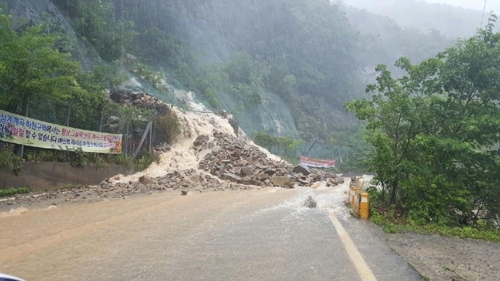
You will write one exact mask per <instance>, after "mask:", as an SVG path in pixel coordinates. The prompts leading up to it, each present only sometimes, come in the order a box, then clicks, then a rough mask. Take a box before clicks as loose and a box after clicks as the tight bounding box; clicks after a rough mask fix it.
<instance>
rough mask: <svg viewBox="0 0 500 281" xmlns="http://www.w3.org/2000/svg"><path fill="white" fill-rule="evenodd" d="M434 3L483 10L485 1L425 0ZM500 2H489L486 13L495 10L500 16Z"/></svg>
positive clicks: (496, 0) (489, 0)
mask: <svg viewBox="0 0 500 281" xmlns="http://www.w3.org/2000/svg"><path fill="white" fill-rule="evenodd" d="M424 1H427V2H432V3H445V4H449V5H453V6H460V7H463V8H469V9H476V10H480V11H482V10H483V7H484V0H424ZM499 9H500V0H487V4H486V12H490V11H491V10H494V11H495V12H496V14H499V12H498V10H499Z"/></svg>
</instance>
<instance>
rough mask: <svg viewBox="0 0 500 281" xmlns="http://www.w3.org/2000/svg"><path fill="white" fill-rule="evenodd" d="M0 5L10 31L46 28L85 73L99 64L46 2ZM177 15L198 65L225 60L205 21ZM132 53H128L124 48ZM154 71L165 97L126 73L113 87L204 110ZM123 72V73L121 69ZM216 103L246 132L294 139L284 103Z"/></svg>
mask: <svg viewBox="0 0 500 281" xmlns="http://www.w3.org/2000/svg"><path fill="white" fill-rule="evenodd" d="M0 5H2V6H3V7H6V10H7V11H8V13H9V14H11V15H12V23H13V25H14V27H16V28H20V27H22V26H24V25H33V24H48V25H49V26H50V29H51V30H53V31H54V32H60V33H62V34H63V35H64V37H65V40H64V46H61V47H60V49H61V51H65V52H70V53H71V54H72V56H73V57H74V58H75V59H77V60H80V61H81V62H82V65H83V67H84V68H85V69H87V70H89V69H91V68H92V66H93V65H94V64H95V63H96V62H102V60H101V58H100V57H99V55H98V53H97V52H96V50H95V49H94V48H93V46H92V45H91V44H90V43H89V42H88V41H86V40H85V39H83V38H81V37H79V36H78V34H77V32H76V31H75V29H74V28H73V26H72V25H71V20H70V19H68V18H66V17H65V15H64V13H62V12H61V11H60V10H59V9H58V8H57V7H56V6H55V5H54V3H53V2H52V1H50V0H0ZM178 7H179V11H177V12H178V15H177V16H176V19H177V20H178V22H176V23H175V24H176V25H179V26H182V30H183V32H182V34H181V36H182V38H183V39H184V40H185V41H186V42H189V46H190V48H191V49H192V50H191V52H192V53H194V54H196V56H197V61H198V64H199V66H200V67H203V66H204V65H212V64H216V63H223V62H227V61H228V60H229V58H230V56H231V53H232V52H233V50H232V48H231V47H230V45H229V44H228V43H227V42H226V41H225V40H224V37H223V36H221V33H220V32H219V31H218V30H216V29H214V26H211V25H210V24H209V23H208V22H206V21H204V20H203V19H200V18H197V17H196V14H192V13H189V12H188V11H186V10H185V9H183V8H182V7H183V6H182V5H180V6H178ZM127 52H128V53H131V54H132V55H133V51H130V50H128V51H127ZM152 63H153V64H155V65H154V67H155V68H156V69H158V70H159V71H163V72H164V75H165V77H166V78H167V79H166V81H165V82H166V84H167V88H168V89H169V90H170V95H164V94H162V93H160V92H158V91H157V90H155V89H154V87H152V86H151V85H150V84H149V83H148V82H147V81H145V80H143V79H140V78H139V77H137V76H136V75H134V74H132V73H127V75H128V76H129V79H128V81H127V82H125V83H124V84H122V85H121V86H119V87H118V88H121V89H127V90H133V91H137V92H146V93H149V94H151V95H153V96H155V97H157V98H159V99H161V100H163V101H165V102H169V103H174V104H176V105H180V106H184V105H186V104H190V105H191V106H192V107H194V108H191V109H192V110H208V106H206V105H207V104H206V102H205V101H204V99H202V98H201V97H200V95H199V94H195V93H193V92H190V91H189V89H187V88H185V87H184V86H183V85H182V84H181V83H180V82H179V81H177V80H175V79H174V78H172V77H173V75H171V74H172V73H173V72H175V71H176V70H175V69H169V68H168V67H165V66H164V65H158V64H156V63H155V62H152ZM123 70H124V71H125V72H126V70H125V69H123ZM217 95H218V98H219V99H220V100H221V108H220V110H222V109H224V110H227V111H229V112H234V113H235V114H236V115H237V118H238V120H239V123H240V126H241V127H242V129H243V130H244V131H246V132H247V133H248V134H252V133H253V132H255V131H267V132H270V133H273V134H277V135H290V136H292V137H294V138H299V135H298V133H297V130H296V127H295V123H294V120H293V117H292V115H291V113H290V111H289V109H288V107H287V104H286V103H285V102H284V101H283V100H282V99H281V98H280V97H279V96H277V95H275V94H273V93H270V92H263V93H262V95H263V102H262V104H261V105H260V106H258V107H251V108H247V109H245V110H244V111H238V112H236V111H235V108H236V107H237V106H238V102H237V99H235V98H234V97H233V96H231V95H230V94H227V93H217Z"/></svg>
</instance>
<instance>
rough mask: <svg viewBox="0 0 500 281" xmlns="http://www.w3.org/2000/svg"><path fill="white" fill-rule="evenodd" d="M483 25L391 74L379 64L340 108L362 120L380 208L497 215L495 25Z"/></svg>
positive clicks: (457, 219) (423, 218) (406, 213)
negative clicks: (362, 92)
mask: <svg viewBox="0 0 500 281" xmlns="http://www.w3.org/2000/svg"><path fill="white" fill-rule="evenodd" d="M495 19H496V17H492V18H491V19H490V20H489V23H488V25H487V27H486V28H485V29H482V30H480V31H479V32H478V33H477V34H476V35H475V36H473V37H471V38H469V39H467V40H460V41H459V42H458V43H457V45H455V46H453V47H450V48H448V49H446V50H445V51H444V52H441V53H440V54H439V55H438V56H436V57H435V58H431V59H429V60H426V61H424V62H422V63H420V64H417V65H414V64H412V63H411V62H410V60H409V59H407V58H401V59H400V60H399V61H398V62H397V65H398V66H399V67H400V68H401V69H403V70H404V71H405V72H406V75H405V76H404V77H402V78H397V79H395V78H393V77H392V76H391V73H390V72H389V71H388V70H387V67H386V66H384V65H380V66H378V68H377V70H378V72H379V76H378V78H377V84H374V85H370V86H369V87H368V89H367V90H368V91H369V92H371V93H373V94H374V95H373V99H372V100H357V101H353V102H350V103H348V104H347V108H348V109H349V110H350V111H351V112H353V113H355V114H356V116H357V117H358V118H359V119H360V120H363V121H364V122H365V123H366V140H367V141H368V142H369V144H370V145H371V146H372V148H373V150H372V152H371V154H370V155H369V158H368V161H367V164H368V166H369V167H370V168H371V169H372V170H373V171H374V172H376V173H377V176H376V180H377V182H378V183H379V184H380V185H381V186H382V190H381V191H380V192H377V195H375V197H374V198H378V200H379V202H380V203H382V205H381V210H385V212H386V211H388V210H393V211H392V212H391V214H392V215H393V216H396V217H402V218H405V220H407V221H408V222H410V223H415V224H426V223H430V222H433V223H437V224H440V225H465V224H472V225H474V224H476V223H478V221H479V220H485V221H488V222H495V221H496V223H498V222H499V215H500V208H499V206H500V205H499V204H498V202H500V189H499V187H500V185H499V184H498V183H499V182H498V181H499V179H498V173H499V172H500V157H499V153H498V149H495V148H493V147H494V146H495V145H496V144H497V143H498V142H499V141H500V126H499V125H500V109H499V108H498V103H499V101H500V95H499V93H500V92H499V89H500V88H499V87H500V85H499V81H500V67H499V66H500V61H499V59H500V33H494V32H493V28H494V22H495Z"/></svg>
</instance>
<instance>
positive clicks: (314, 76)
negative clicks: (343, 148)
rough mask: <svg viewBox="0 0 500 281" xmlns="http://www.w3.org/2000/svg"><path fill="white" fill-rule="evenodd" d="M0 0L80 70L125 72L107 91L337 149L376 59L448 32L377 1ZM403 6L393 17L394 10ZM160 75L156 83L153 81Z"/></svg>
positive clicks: (416, 54) (390, 60) (434, 47)
mask: <svg viewBox="0 0 500 281" xmlns="http://www.w3.org/2000/svg"><path fill="white" fill-rule="evenodd" d="M345 2H346V3H347V4H356V3H355V2H357V3H358V6H359V5H361V4H360V3H363V2H360V1H345ZM377 2H379V1H377ZM397 2H398V3H399V2H404V3H405V4H408V5H417V4H418V5H417V6H415V7H414V9H413V12H414V11H418V10H419V9H421V10H422V13H427V12H428V14H429V15H431V11H432V13H434V14H432V16H430V17H429V19H432V20H434V21H435V22H436V23H439V22H444V23H450V24H457V25H459V26H463V28H462V27H461V28H459V29H462V31H460V32H462V33H463V34H466V33H468V32H471V33H472V32H473V30H475V28H476V27H477V26H476V24H473V23H472V22H473V20H472V18H473V17H475V16H477V15H476V14H475V12H472V11H466V10H460V9H455V8H452V7H449V6H443V5H438V6H435V5H421V4H419V3H417V2H414V1H397ZM367 3H371V1H367ZM0 4H4V5H5V6H6V7H7V11H8V12H9V13H10V14H12V15H13V23H14V26H15V27H16V28H18V29H22V28H25V27H26V26H27V25H36V24H45V25H47V27H46V30H49V31H50V32H51V33H54V34H55V33H61V34H63V35H64V36H62V40H61V41H59V42H58V48H59V50H60V51H62V52H68V53H70V54H71V55H72V57H73V58H74V59H76V60H79V61H81V62H82V63H83V65H84V67H85V68H87V69H91V68H92V67H93V66H94V67H95V66H96V65H99V64H102V63H105V64H109V65H111V66H113V65H115V66H118V67H119V68H120V69H121V71H125V72H126V76H127V77H128V81H125V82H124V83H121V84H116V83H114V82H107V84H106V87H107V88H126V89H132V90H136V91H146V92H150V93H152V94H154V95H155V96H157V97H158V98H160V99H163V100H165V101H167V102H177V99H178V98H179V96H178V92H177V91H175V92H173V91H172V88H173V87H175V88H176V89H182V90H184V91H185V92H188V91H192V92H194V93H195V94H196V99H197V100H198V101H200V102H203V103H204V104H205V105H206V106H207V107H208V108H210V109H212V110H216V111H220V110H227V111H229V112H231V113H233V114H234V115H235V116H236V118H237V119H238V121H239V123H240V126H241V127H242V128H243V130H245V131H246V132H247V133H248V134H249V135H251V136H252V135H253V134H254V133H256V132H266V133H268V134H271V135H279V136H291V137H292V138H295V139H303V140H310V141H312V140H315V139H319V140H322V141H324V142H326V143H330V144H337V145H348V144H349V142H350V138H351V137H352V135H353V133H354V132H356V131H357V130H358V129H357V128H358V127H357V122H356V121H355V120H354V118H352V116H349V115H348V114H347V113H346V111H345V109H344V103H345V102H347V101H351V100H353V99H356V98H360V97H365V96H366V93H365V87H366V85H367V83H372V82H374V78H375V77H374V76H373V75H374V68H375V66H376V65H377V64H379V63H384V64H387V65H389V66H392V65H394V62H395V60H396V59H398V58H399V57H400V56H407V57H409V58H410V59H411V60H412V61H415V62H418V61H422V60H424V59H426V58H429V57H432V56H434V55H435V54H437V52H439V51H441V50H443V49H444V48H445V47H447V46H449V45H450V44H452V43H453V42H454V40H451V39H449V38H450V37H453V36H454V34H455V33H453V32H455V31H453V30H447V29H446V25H444V23H443V26H440V27H439V28H436V29H437V30H440V31H441V32H439V31H436V30H434V31H433V30H430V29H429V28H428V27H427V25H426V24H427V23H421V25H418V24H419V23H418V22H417V21H416V20H415V21H413V22H411V21H410V19H408V21H409V22H411V23H412V24H416V25H418V26H416V27H408V26H409V25H410V24H407V23H404V22H401V19H399V18H397V17H396V18H392V17H386V16H381V15H379V14H377V13H378V12H377V11H382V10H387V9H388V7H389V6H388V5H385V4H384V5H380V6H377V7H373V5H371V6H370V9H372V8H373V9H375V10H374V13H372V12H371V10H368V11H366V10H362V9H357V8H353V7H350V6H347V5H344V4H340V3H334V4H332V3H330V1H328V0H275V1H268V0H254V1H251V2H250V3H246V2H243V1H234V0H142V1H136V0H84V1H67V0H52V1H50V0H0ZM384 7H385V8H384ZM404 7H406V8H407V6H404ZM404 7H403V6H401V5H399V4H398V5H394V7H393V8H392V10H393V11H394V13H396V12H397V11H398V9H400V10H405V11H406V8H404ZM411 7H413V6H411ZM426 9H427V10H426ZM433 9H435V10H433ZM410 10H411V9H410ZM426 11H427V12H426ZM445 11H446V13H445ZM440 13H442V14H440ZM460 13H463V15H462V14H460ZM388 14H389V13H388ZM408 14H409V13H408V12H407V11H406V12H401V13H400V15H401V17H402V18H404V17H407V16H408ZM414 14H415V15H418V14H419V13H414ZM444 14H446V16H445V15H444ZM455 14H456V15H455ZM450 15H455V16H450ZM462 16H463V18H462ZM454 17H460V20H458V19H457V20H454ZM469 18H470V20H469ZM448 31H449V33H448ZM391 69H392V70H395V68H394V67H392V68H391ZM112 73H114V72H109V71H108V72H106V73H105V75H107V76H112ZM112 78H113V77H108V78H106V79H111V80H112ZM163 78H165V81H166V82H167V83H168V87H165V86H162V84H163V82H162V79H163ZM106 81H107V80H106ZM113 81H114V80H113ZM185 92H181V93H185ZM176 95H177V96H176ZM180 98H183V97H180ZM53 118H54V120H58V119H63V117H60V116H54V117H53Z"/></svg>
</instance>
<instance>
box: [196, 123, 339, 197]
mask: <svg viewBox="0 0 500 281" xmlns="http://www.w3.org/2000/svg"><path fill="white" fill-rule="evenodd" d="M193 147H194V148H195V149H197V150H204V149H210V148H213V150H212V151H211V152H210V153H208V154H207V155H206V156H205V157H204V158H203V159H202V160H201V162H200V164H199V169H201V170H204V171H207V172H209V173H210V174H212V175H214V176H216V177H218V178H220V179H222V180H226V181H230V182H235V183H239V184H243V185H254V186H278V187H286V188H293V187H295V185H299V186H312V185H313V184H314V183H316V182H320V181H327V185H337V184H339V183H341V182H343V179H341V178H339V177H337V176H336V175H335V174H331V173H326V172H323V171H320V170H316V169H311V170H309V169H308V168H306V167H302V166H296V167H293V166H292V165H290V164H288V163H286V162H284V161H274V160H272V159H271V158H269V157H268V155H267V154H265V153H264V152H262V151H261V150H260V149H259V148H257V147H255V146H252V145H250V144H248V143H245V142H244V141H242V140H240V139H238V138H235V137H233V136H230V135H227V134H223V133H220V132H215V133H214V134H213V141H210V137H209V136H199V137H198V138H197V139H196V141H195V142H194V143H193Z"/></svg>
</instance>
